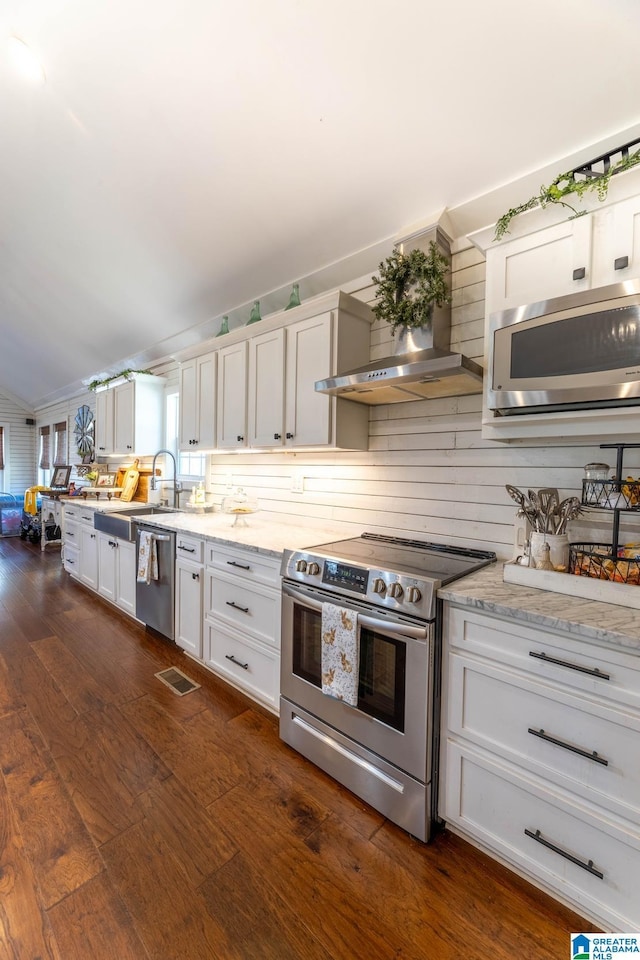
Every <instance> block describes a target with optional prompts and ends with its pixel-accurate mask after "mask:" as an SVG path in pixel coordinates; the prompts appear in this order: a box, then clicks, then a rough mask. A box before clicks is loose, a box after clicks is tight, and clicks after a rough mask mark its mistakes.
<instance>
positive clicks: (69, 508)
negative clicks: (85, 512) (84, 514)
mask: <svg viewBox="0 0 640 960" xmlns="http://www.w3.org/2000/svg"><path fill="white" fill-rule="evenodd" d="M63 510H64V520H65V523H69V522H70V521H71V520H76V521H79V520H80V504H75V503H74V504H71V505H69V504H68V503H65V505H64V507H63Z"/></svg>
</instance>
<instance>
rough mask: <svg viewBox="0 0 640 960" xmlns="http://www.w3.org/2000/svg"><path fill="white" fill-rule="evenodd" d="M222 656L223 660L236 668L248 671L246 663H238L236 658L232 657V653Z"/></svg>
mask: <svg viewBox="0 0 640 960" xmlns="http://www.w3.org/2000/svg"><path fill="white" fill-rule="evenodd" d="M224 656H225V660H231V663H235V665H236V666H237V667H242V669H243V670H248V669H249V664H248V663H240V661H239V660H236V658H235V657H234V656H233V654H232V653H225V655H224Z"/></svg>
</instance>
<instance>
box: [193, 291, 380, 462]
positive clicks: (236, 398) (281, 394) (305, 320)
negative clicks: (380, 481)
mask: <svg viewBox="0 0 640 960" xmlns="http://www.w3.org/2000/svg"><path fill="white" fill-rule="evenodd" d="M373 319H374V317H373V313H372V311H371V309H370V307H369V306H368V305H367V304H365V303H363V302H362V301H360V300H357V299H356V298H355V297H351V296H349V295H348V294H346V293H343V292H341V291H338V292H336V293H332V294H326V295H324V296H322V297H316V298H314V299H313V300H309V301H305V302H304V303H303V304H301V305H300V306H299V307H295V308H293V309H291V310H288V311H281V312H280V313H277V314H274V315H273V316H271V317H267V318H265V319H264V320H261V321H260V323H258V324H255V325H252V326H251V327H249V328H246V327H240V328H238V329H235V330H232V331H231V332H230V333H228V334H226V335H225V341H226V342H225V345H224V346H222V347H220V348H219V349H218V350H217V351H216V356H217V374H216V380H217V386H216V388H215V393H216V403H215V407H216V436H215V449H216V450H238V449H242V450H255V449H258V450H265V449H271V450H272V449H282V448H283V447H284V448H331V449H350V450H366V449H367V448H368V445H369V411H368V409H367V408H366V406H365V405H363V404H359V403H352V402H350V401H349V400H345V399H344V398H342V397H329V396H327V395H326V394H321V393H316V391H315V389H314V386H315V382H316V381H317V380H323V379H325V378H326V377H330V376H335V374H337V373H338V372H339V371H340V372H343V371H345V370H348V369H351V368H354V367H359V366H363V365H364V364H365V363H367V362H368V360H369V343H370V330H371V324H372V322H373ZM204 360H206V357H197V356H196V357H191V358H186V359H185V360H184V361H183V362H182V368H181V378H182V379H181V409H183V411H184V420H181V427H180V435H181V449H183V450H185V451H189V450H190V449H192V448H193V446H194V444H193V443H191V442H190V441H192V440H194V439H196V440H197V439H198V434H199V433H200V435H201V433H202V430H201V429H200V431H198V430H197V429H196V422H197V418H198V415H199V416H200V423H202V413H201V412H200V414H197V413H196V407H197V406H198V403H199V404H200V409H201V407H202V403H203V398H204V397H205V391H204V390H203V388H202V386H201V387H200V388H198V372H197V371H198V363H199V362H203V361H204ZM210 382H211V381H210V377H209V380H208V383H210ZM199 389H200V392H198V391H199ZM208 389H209V388H208ZM198 397H199V400H198ZM204 403H205V406H207V407H208V406H209V401H208V400H204ZM181 416H182V415H181ZM185 440H186V444H185ZM198 444H199V445H202V439H201V438H200V440H198ZM206 444H207V447H209V448H210V447H213V441H212V439H211V437H208V438H207V440H206Z"/></svg>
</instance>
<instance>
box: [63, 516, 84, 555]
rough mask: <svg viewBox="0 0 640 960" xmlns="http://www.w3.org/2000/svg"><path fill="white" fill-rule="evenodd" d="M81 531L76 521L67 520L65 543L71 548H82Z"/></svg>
mask: <svg viewBox="0 0 640 960" xmlns="http://www.w3.org/2000/svg"><path fill="white" fill-rule="evenodd" d="M80 530H81V526H80V524H79V523H76V521H75V520H67V522H66V523H65V525H64V542H65V543H68V544H69V545H70V546H73V545H77V547H78V549H79V548H80Z"/></svg>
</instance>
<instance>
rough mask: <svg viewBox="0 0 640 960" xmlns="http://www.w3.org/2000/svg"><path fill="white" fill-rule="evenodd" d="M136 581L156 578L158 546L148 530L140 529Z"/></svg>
mask: <svg viewBox="0 0 640 960" xmlns="http://www.w3.org/2000/svg"><path fill="white" fill-rule="evenodd" d="M137 579H138V583H151V581H152V580H157V579H158V548H157V546H156V538H155V537H154V535H153V534H152V533H150V532H149V531H148V530H141V531H140V549H139V551H138V578H137Z"/></svg>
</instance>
